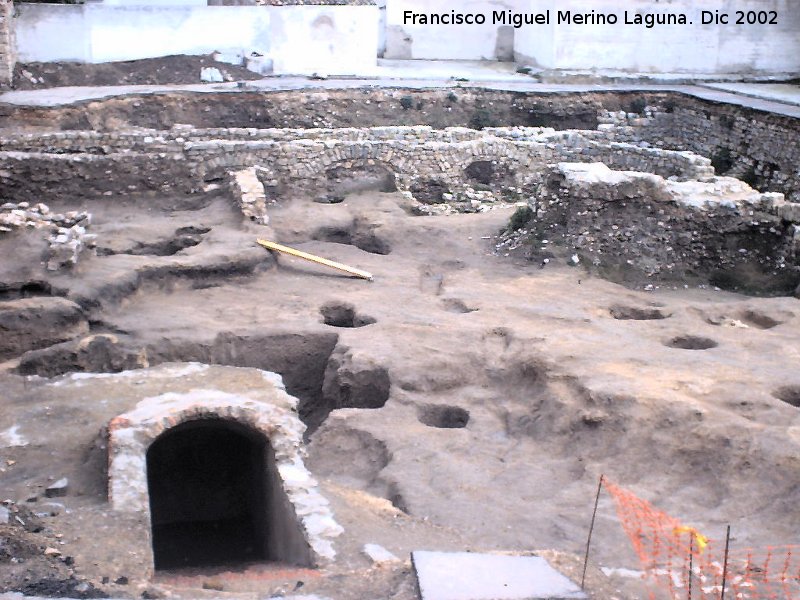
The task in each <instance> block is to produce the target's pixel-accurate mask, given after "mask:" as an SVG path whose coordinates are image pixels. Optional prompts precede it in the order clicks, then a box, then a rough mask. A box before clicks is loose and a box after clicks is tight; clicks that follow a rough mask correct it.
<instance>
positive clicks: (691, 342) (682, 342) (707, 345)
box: [665, 335, 719, 350]
mask: <svg viewBox="0 0 800 600" xmlns="http://www.w3.org/2000/svg"><path fill="white" fill-rule="evenodd" d="M665 345H666V346H668V347H669V348H678V349H680V350H710V349H711V348H716V347H717V346H719V344H718V343H717V342H715V341H714V340H712V339H711V338H706V337H701V336H697V335H679V336H677V337H674V338H672V339H671V340H669V341H668V342H667V343H666V344H665Z"/></svg>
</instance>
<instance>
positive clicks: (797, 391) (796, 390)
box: [772, 385, 800, 408]
mask: <svg viewBox="0 0 800 600" xmlns="http://www.w3.org/2000/svg"><path fill="white" fill-rule="evenodd" d="M772 395H773V396H775V397H776V398H777V399H778V400H783V401H784V402H786V404H791V405H792V406H795V407H797V408H800V385H785V386H783V387H779V388H778V389H777V390H775V391H774V392H772Z"/></svg>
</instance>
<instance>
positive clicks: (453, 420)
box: [417, 404, 469, 429]
mask: <svg viewBox="0 0 800 600" xmlns="http://www.w3.org/2000/svg"><path fill="white" fill-rule="evenodd" d="M417 418H418V419H419V422H420V423H422V424H423V425H427V426H428V427H437V428H439V429H461V428H463V427H466V426H467V423H469V411H466V410H464V409H463V408H459V407H458V406H442V405H436V404H429V405H427V406H423V407H421V408H420V409H419V411H418V413H417Z"/></svg>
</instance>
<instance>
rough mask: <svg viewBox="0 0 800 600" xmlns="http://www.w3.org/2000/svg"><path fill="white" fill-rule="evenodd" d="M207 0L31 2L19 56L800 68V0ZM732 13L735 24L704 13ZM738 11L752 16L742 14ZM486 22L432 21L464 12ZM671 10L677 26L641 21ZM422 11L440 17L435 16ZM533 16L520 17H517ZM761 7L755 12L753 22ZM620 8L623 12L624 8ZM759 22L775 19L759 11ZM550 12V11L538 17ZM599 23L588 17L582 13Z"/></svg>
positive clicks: (22, 12)
mask: <svg viewBox="0 0 800 600" xmlns="http://www.w3.org/2000/svg"><path fill="white" fill-rule="evenodd" d="M207 4H208V0H159V1H158V2H155V1H153V0H151V1H147V0H89V1H88V2H87V3H86V4H83V5H49V4H24V3H23V4H18V5H17V9H18V13H19V14H18V18H17V19H15V20H14V21H15V27H16V31H17V50H18V55H19V60H20V61H22V62H27V61H64V60H74V61H81V62H90V63H99V62H107V61H115V60H132V59H138V58H149V57H157V56H164V55H169V54H208V53H211V52H213V51H215V50H217V51H220V52H223V53H225V54H228V55H230V54H234V55H236V54H238V55H242V56H247V55H249V54H250V53H251V52H257V53H259V54H261V55H264V56H265V57H267V59H268V60H271V61H272V64H273V66H274V72H275V73H279V74H280V73H297V74H309V73H313V72H325V73H328V74H339V75H347V74H369V73H373V72H374V67H375V65H376V62H377V57H378V56H384V57H386V58H395V59H440V60H507V61H512V60H513V61H516V62H517V63H519V64H523V65H530V66H533V67H537V68H541V69H548V70H579V71H591V70H602V71H621V72H633V73H694V74H741V75H745V76H749V75H771V74H796V73H800V4H798V2H797V0H737V1H736V2H733V1H732V0H704V2H702V3H697V2H695V1H694V0H624V1H622V2H621V1H620V0H462V1H461V2H458V3H455V2H452V0H378V2H377V5H371V6H330V5H328V6H325V5H291V6H208V5H207ZM701 11H706V16H709V15H711V16H714V17H716V16H717V15H718V14H722V13H725V14H727V15H728V17H729V22H728V23H727V24H723V23H719V22H713V23H709V24H703V23H702V16H703V13H702V12H701ZM736 11H742V14H743V16H744V20H745V22H744V23H743V24H736V22H735V21H736V19H737V14H736ZM459 15H460V16H461V18H463V19H465V20H473V21H474V20H476V19H477V16H480V17H481V19H480V20H481V22H480V23H462V24H455V25H453V24H431V23H430V21H431V20H433V19H439V20H441V19H442V18H443V17H444V19H445V20H447V19H453V18H456V17H458V16H459ZM659 15H660V16H662V17H663V16H664V15H672V17H670V18H673V19H677V17H678V16H680V15H683V17H681V19H682V22H673V23H672V24H654V25H653V26H652V27H648V26H646V25H645V24H632V23H628V22H627V21H629V20H637V19H638V20H646V19H656V18H657V17H659ZM422 17H425V18H427V20H428V21H429V22H427V23H426V22H422ZM517 17H518V18H522V19H524V18H525V17H527V18H528V20H529V21H531V23H529V24H521V25H520V24H517V25H520V26H516V25H515V24H514V23H513V21H514V18H517ZM750 17H753V18H754V19H755V21H756V22H754V23H747V22H746V21H747V20H749V19H750ZM612 18H613V19H614V20H616V22H614V23H610V22H609V21H610V20H611V19H612ZM758 20H766V21H767V22H765V23H759V22H758ZM535 21H538V22H535ZM579 21H588V22H579Z"/></svg>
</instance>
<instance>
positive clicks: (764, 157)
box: [600, 97, 800, 202]
mask: <svg viewBox="0 0 800 600" xmlns="http://www.w3.org/2000/svg"><path fill="white" fill-rule="evenodd" d="M600 121H601V123H603V125H601V128H602V129H604V130H605V131H606V132H607V133H608V134H610V135H611V136H612V137H613V138H614V139H617V140H619V141H626V142H632V143H637V142H642V141H644V142H646V143H648V144H650V145H652V146H653V147H659V148H670V149H681V150H689V151H691V152H695V153H697V154H700V155H702V156H707V157H709V158H710V159H711V161H712V164H713V166H714V167H715V168H716V171H717V174H718V175H730V176H731V177H736V178H738V179H742V180H743V181H745V182H747V183H748V184H750V185H751V186H753V187H756V188H758V189H760V190H762V191H774V192H781V193H783V194H785V195H786V196H787V198H789V199H790V200H793V201H795V202H797V201H800V168H798V165H800V144H798V143H797V140H798V139H800V120H798V119H796V118H791V117H786V116H782V115H777V114H774V113H765V112H761V111H756V110H750V109H745V108H742V107H739V106H733V105H729V104H712V103H709V102H703V101H700V100H697V99H694V98H690V97H681V98H680V100H679V101H666V102H663V101H662V102H659V103H658V104H657V105H656V106H652V107H647V109H646V110H645V113H644V114H642V115H639V114H635V115H628V114H622V113H607V114H605V115H603V116H601V118H600Z"/></svg>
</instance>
